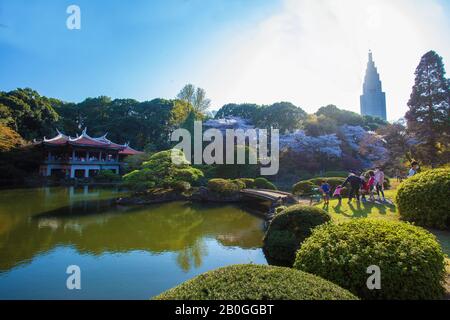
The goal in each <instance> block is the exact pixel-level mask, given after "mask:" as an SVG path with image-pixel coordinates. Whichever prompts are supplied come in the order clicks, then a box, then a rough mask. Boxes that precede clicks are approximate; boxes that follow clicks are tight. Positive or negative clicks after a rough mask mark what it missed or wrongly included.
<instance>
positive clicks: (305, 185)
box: [292, 177, 346, 196]
mask: <svg viewBox="0 0 450 320" xmlns="http://www.w3.org/2000/svg"><path fill="white" fill-rule="evenodd" d="M323 181H326V182H327V183H328V184H329V185H330V187H331V190H333V191H334V190H335V189H336V187H337V186H338V185H342V184H343V183H344V181H345V178H340V177H319V178H313V179H309V180H303V181H299V182H297V183H296V184H294V186H293V187H292V193H293V194H298V195H302V196H309V195H311V194H313V189H314V188H318V187H319V186H320V185H321V184H322V182H323ZM342 195H346V193H343V194H342Z"/></svg>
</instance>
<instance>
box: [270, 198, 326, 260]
mask: <svg viewBox="0 0 450 320" xmlns="http://www.w3.org/2000/svg"><path fill="white" fill-rule="evenodd" d="M328 221H330V216H329V215H328V214H327V213H326V212H325V211H324V210H322V209H320V208H317V207H308V206H303V205H294V206H291V207H289V208H287V209H285V210H284V211H282V212H281V213H279V214H277V215H275V217H274V218H273V220H272V222H271V223H270V225H269V228H268V229H267V232H266V235H265V236H264V241H263V243H264V246H263V250H264V254H265V255H266V257H267V259H268V260H269V262H270V264H274V265H282V266H292V264H293V263H294V259H295V253H296V252H297V250H298V248H299V247H300V245H301V243H302V242H303V241H304V240H305V239H306V238H307V237H309V236H310V235H311V230H312V229H313V228H315V227H316V226H318V225H320V224H323V223H325V222H328Z"/></svg>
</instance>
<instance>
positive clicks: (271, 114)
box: [256, 102, 307, 133]
mask: <svg viewBox="0 0 450 320" xmlns="http://www.w3.org/2000/svg"><path fill="white" fill-rule="evenodd" d="M306 117H307V114H306V112H305V111H304V110H303V109H302V108H299V107H297V106H295V105H293V104H292V103H290V102H277V103H274V104H272V105H270V106H264V107H263V108H262V109H261V112H259V113H258V114H257V118H256V126H257V127H258V128H274V129H279V130H280V132H281V133H285V132H292V131H295V130H296V129H299V128H300V127H301V124H302V122H303V121H304V120H305V119H306Z"/></svg>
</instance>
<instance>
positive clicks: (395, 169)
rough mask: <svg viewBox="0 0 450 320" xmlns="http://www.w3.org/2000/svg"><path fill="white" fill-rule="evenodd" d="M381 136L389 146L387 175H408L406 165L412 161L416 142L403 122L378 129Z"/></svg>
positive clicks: (385, 165)
mask: <svg viewBox="0 0 450 320" xmlns="http://www.w3.org/2000/svg"><path fill="white" fill-rule="evenodd" d="M377 134H379V135H380V136H381V137H382V138H383V140H384V141H386V145H387V146H389V148H387V151H388V153H389V155H388V160H387V161H386V163H385V164H384V166H383V167H384V169H385V171H386V173H388V174H389V175H391V176H395V175H397V174H401V175H406V168H405V166H404V163H405V162H407V161H410V160H411V159H412V155H413V152H414V144H415V141H414V139H413V138H412V137H411V135H410V134H409V133H408V131H407V130H406V127H405V126H404V124H403V123H402V122H401V121H397V122H394V123H393V124H387V125H385V126H382V127H380V128H378V130H377Z"/></svg>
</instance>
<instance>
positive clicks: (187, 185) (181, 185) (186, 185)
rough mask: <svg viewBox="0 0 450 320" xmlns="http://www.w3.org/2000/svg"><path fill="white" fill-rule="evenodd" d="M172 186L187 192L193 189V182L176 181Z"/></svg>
mask: <svg viewBox="0 0 450 320" xmlns="http://www.w3.org/2000/svg"><path fill="white" fill-rule="evenodd" d="M170 187H171V188H172V189H174V190H175V191H178V192H186V191H189V190H190V189H191V184H190V183H189V182H186V181H174V182H172V183H171V185H170Z"/></svg>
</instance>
